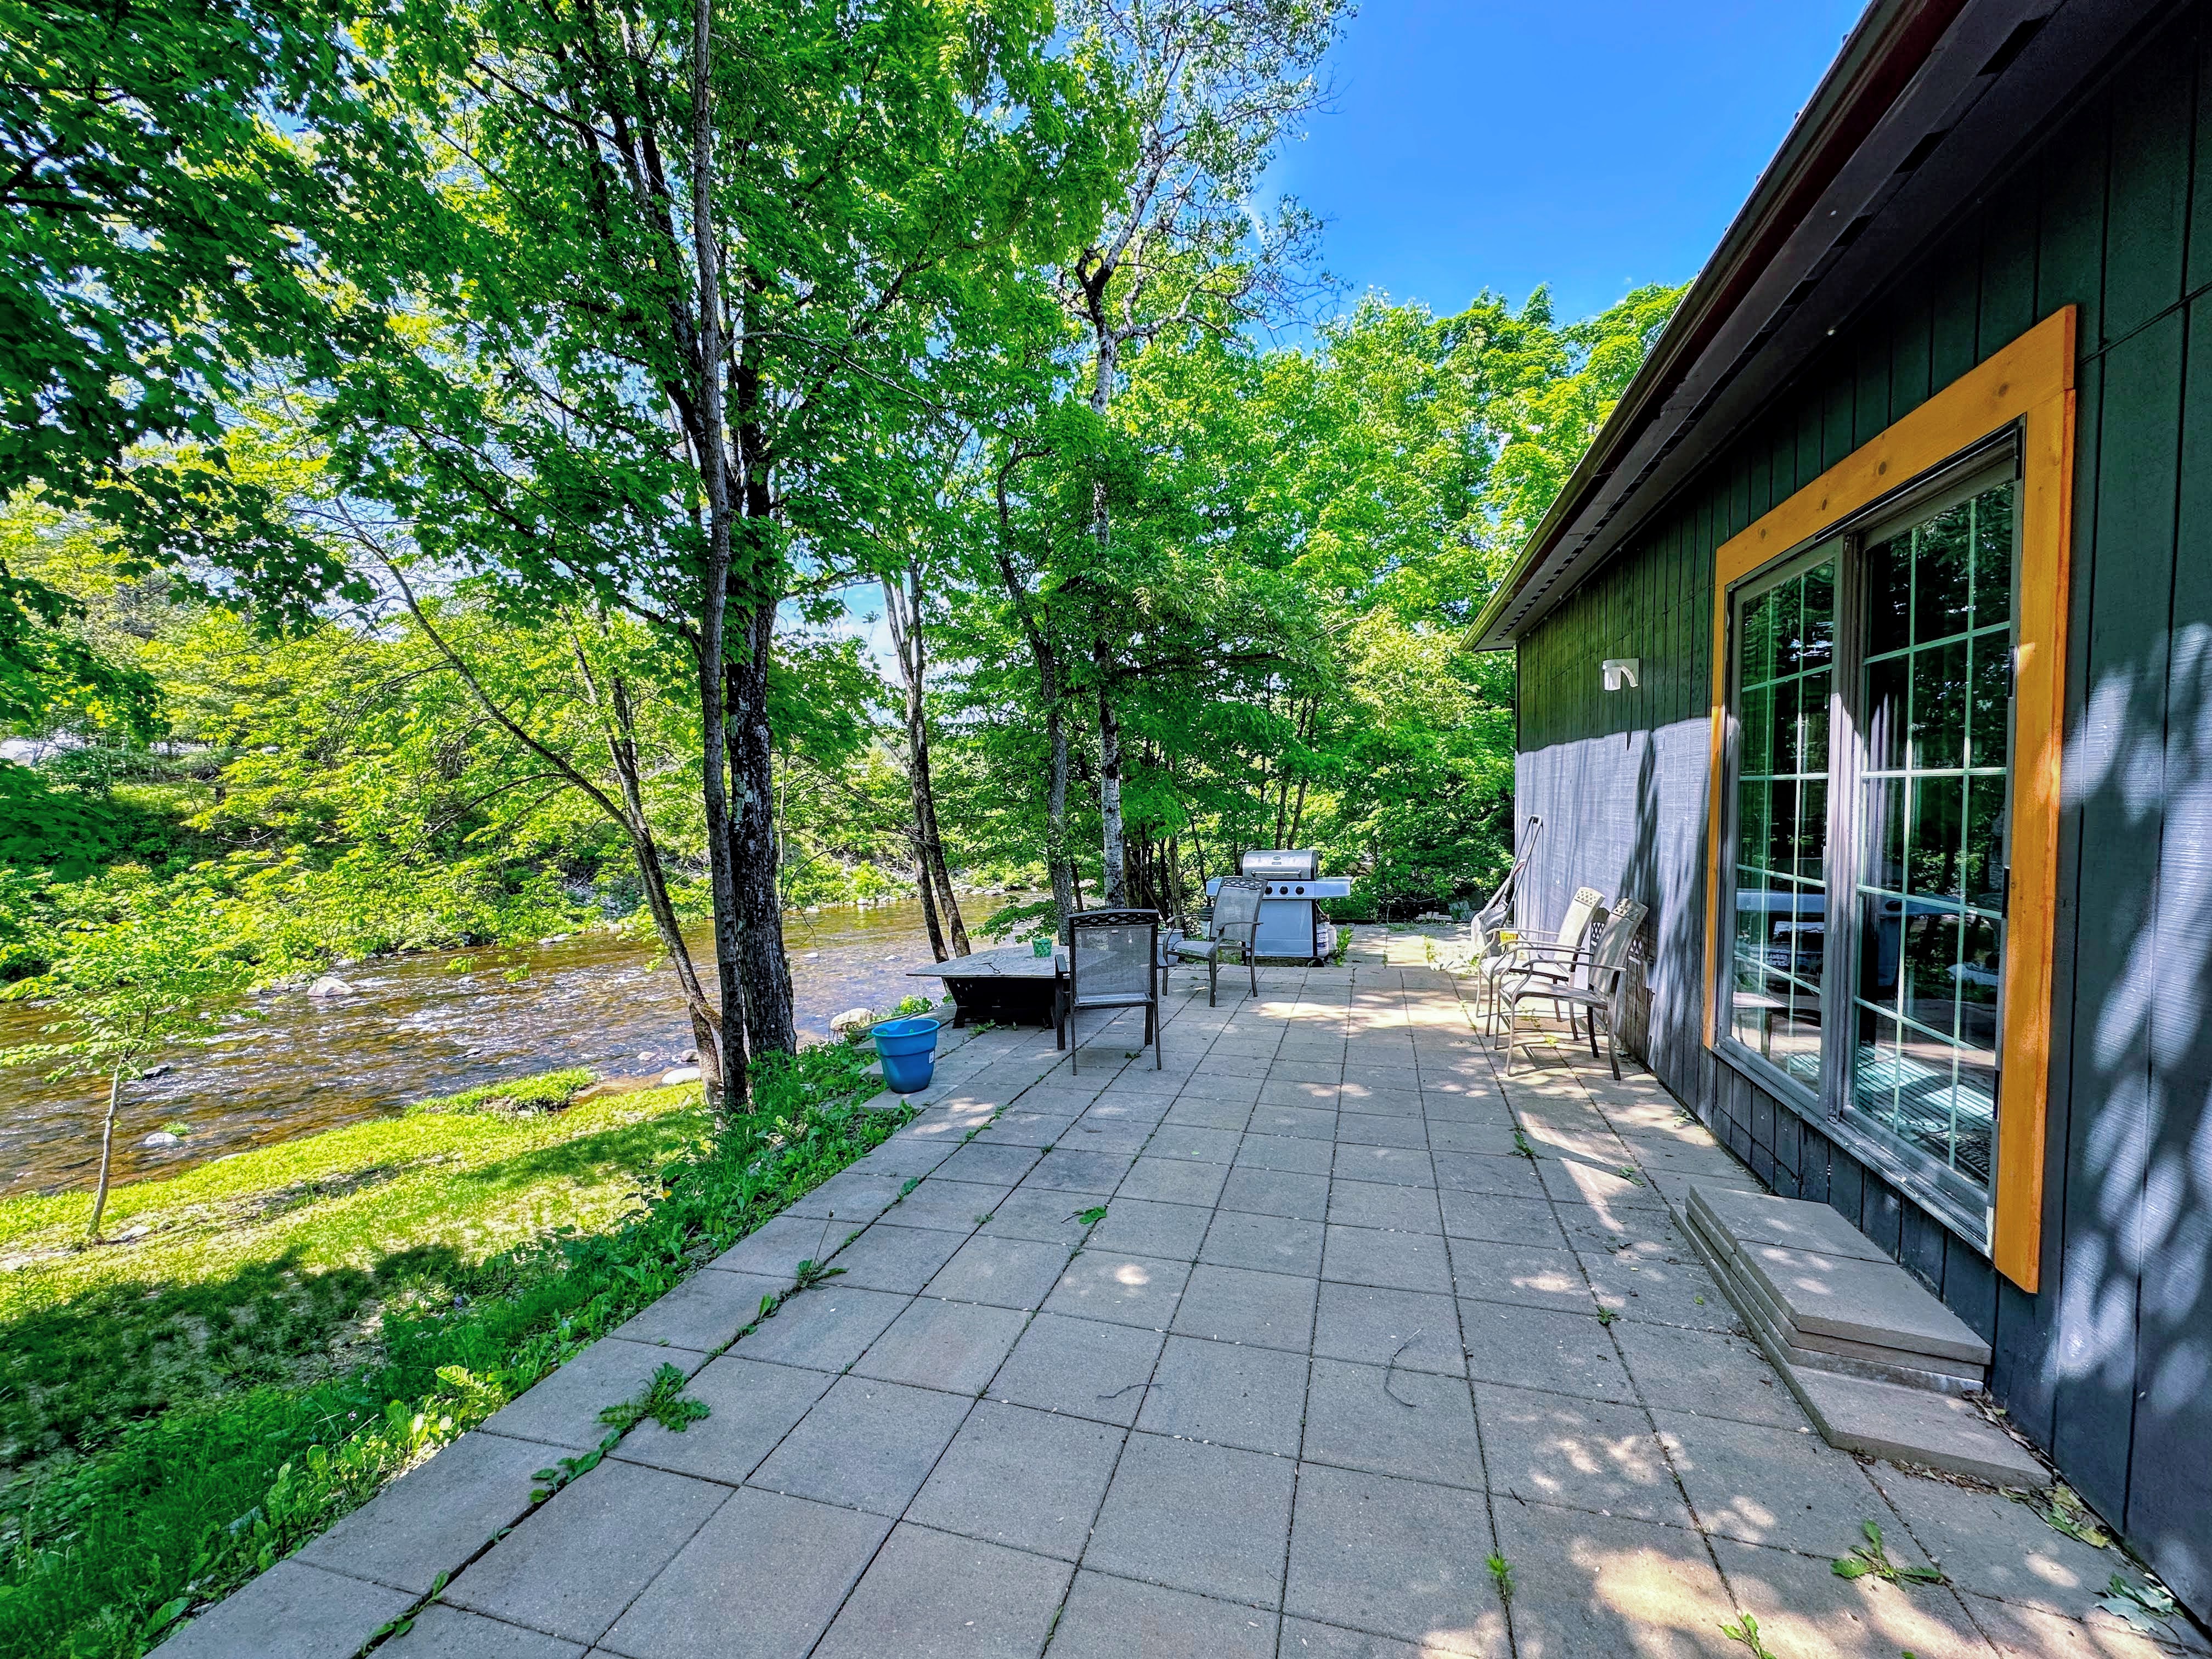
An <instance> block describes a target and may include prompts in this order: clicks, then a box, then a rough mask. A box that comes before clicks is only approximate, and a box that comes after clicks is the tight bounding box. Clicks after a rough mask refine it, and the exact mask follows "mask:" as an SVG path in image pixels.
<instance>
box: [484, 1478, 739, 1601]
mask: <svg viewBox="0 0 2212 1659" xmlns="http://www.w3.org/2000/svg"><path fill="white" fill-rule="evenodd" d="M729 1496H730V1489H729V1488H728V1487H727V1486H717V1485H715V1484H714V1483H713V1482H711V1481H707V1480H691V1479H689V1478H687V1477H686V1476H684V1475H680V1474H667V1473H665V1471H663V1470H660V1469H648V1468H643V1467H642V1466H641V1465H639V1464H635V1463H623V1462H605V1463H601V1464H600V1465H599V1467H598V1468H594V1469H592V1470H590V1471H589V1472H587V1473H586V1474H581V1475H579V1476H578V1477H577V1478H576V1479H575V1480H573V1481H571V1482H570V1483H569V1484H568V1486H564V1487H563V1488H562V1490H561V1491H559V1492H556V1493H554V1495H553V1496H552V1497H551V1498H548V1499H546V1501H545V1502H544V1503H543V1504H540V1505H538V1509H537V1510H535V1511H534V1512H533V1513H532V1514H531V1515H530V1516H527V1517H526V1518H525V1520H524V1521H523V1522H522V1524H521V1525H520V1526H519V1527H517V1528H515V1529H514V1530H513V1532H512V1533H509V1534H507V1537H506V1538H505V1539H504V1540H502V1541H501V1542H500V1543H499V1544H497V1545H495V1546H494V1547H492V1549H490V1550H489V1552H487V1553H485V1554H484V1555H483V1556H482V1557H481V1558H480V1559H477V1561H476V1562H474V1563H473V1564H471V1565H470V1566H469V1567H468V1568H467V1569H466V1570H465V1571H463V1572H462V1573H461V1575H460V1577H458V1578H456V1579H454V1580H453V1583H450V1584H448V1585H447V1587H446V1594H445V1599H446V1600H447V1601H448V1602H449V1603H451V1604H452V1605H453V1606H454V1607H464V1608H466V1609H467V1610H469V1611H470V1612H472V1613H483V1614H486V1615H488V1616H489V1617H490V1618H493V1619H497V1620H503V1621H504V1622H506V1623H507V1624H510V1625H521V1626H526V1628H528V1629H531V1630H538V1631H544V1632H546V1633H547V1634H548V1635H551V1636H559V1637H565V1638H568V1640H569V1641H572V1642H584V1643H591V1642H595V1641H597V1640H598V1639H599V1637H601V1636H602V1635H604V1634H605V1632H606V1630H607V1627H608V1626H611V1625H612V1624H613V1623H614V1622H615V1620H617V1619H618V1618H619V1617H621V1615H622V1613H623V1608H625V1607H628V1606H629V1604H630V1602H631V1601H633V1600H634V1599H635V1597H636V1595H637V1594H638V1592H639V1591H640V1590H642V1589H645V1587H646V1586H647V1585H648V1584H650V1583H652V1582H653V1579H654V1578H655V1577H658V1576H659V1572H660V1570H661V1569H662V1568H663V1567H665V1566H666V1565H668V1563H669V1561H670V1560H671V1559H673V1558H674V1556H675V1554H676V1553H677V1552H678V1550H680V1549H682V1548H683V1547H684V1544H685V1543H686V1542H687V1541H690V1537H691V1534H693V1533H695V1532H696V1531H698V1529H699V1528H700V1527H701V1526H702V1524H704V1522H706V1519H707V1517H708V1516H710V1515H712V1514H713V1513H714V1511H715V1510H718V1509H720V1507H721V1506H722V1504H723V1502H724V1500H725V1499H726V1498H728V1497H729ZM617 1541H619V1542H618V1543H617Z"/></svg>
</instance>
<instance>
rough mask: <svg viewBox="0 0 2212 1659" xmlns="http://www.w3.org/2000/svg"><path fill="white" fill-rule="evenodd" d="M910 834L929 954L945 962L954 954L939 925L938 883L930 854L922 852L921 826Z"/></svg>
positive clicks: (916, 883)
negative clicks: (927, 933)
mask: <svg viewBox="0 0 2212 1659" xmlns="http://www.w3.org/2000/svg"><path fill="white" fill-rule="evenodd" d="M910 833H911V836H912V839H913V842H914V868H915V884H914V885H915V891H916V892H918V893H920V894H921V920H922V925H923V926H924V927H927V929H928V930H929V954H930V955H931V956H932V957H935V958H936V959H937V960H938V961H939V962H943V961H944V960H945V958H946V957H949V956H951V954H952V953H951V951H948V950H946V949H945V929H944V928H943V927H940V926H939V924H938V920H937V883H936V881H935V879H934V878H933V876H932V874H931V872H930V868H929V854H927V853H926V852H924V851H923V850H922V842H921V826H919V825H916V826H915V829H913V830H912V831H911V832H910Z"/></svg>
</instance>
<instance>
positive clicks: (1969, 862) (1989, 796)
mask: <svg viewBox="0 0 2212 1659" xmlns="http://www.w3.org/2000/svg"><path fill="white" fill-rule="evenodd" d="M2004 834H2005V780H2004V779H2003V778H2002V777H1999V776H1996V775H1986V776H1976V777H1972V778H1968V779H1967V780H1966V872H1965V886H1966V902H1967V903H1969V904H1971V905H1972V906H1973V907H1974V908H1976V909H1978V910H1987V911H1990V912H1991V913H1992V914H1994V915H2003V914H2004V908H2005V870H2006V865H2005V845H2004Z"/></svg>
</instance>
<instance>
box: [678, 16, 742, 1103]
mask: <svg viewBox="0 0 2212 1659" xmlns="http://www.w3.org/2000/svg"><path fill="white" fill-rule="evenodd" d="M713 66H714V0H697V9H696V13H695V15H694V17H693V20H692V36H691V236H692V252H693V256H694V258H696V261H697V264H698V276H699V365H698V366H699V422H700V435H699V441H698V449H699V465H700V470H701V472H702V475H703V476H702V480H701V482H702V484H703V486H704V488H705V490H706V495H707V559H706V568H705V569H704V570H703V571H702V572H701V573H700V591H699V721H700V738H701V747H702V751H703V752H702V757H701V759H702V766H701V772H702V780H701V784H700V795H701V805H702V807H703V808H704V810H705V812H706V818H707V867H708V879H709V882H710V884H711V886H712V890H713V893H714V975H715V980H716V984H717V988H718V989H719V990H720V993H721V1019H720V1024H719V1025H718V1027H717V1035H718V1036H720V1040H721V1067H720V1069H721V1076H722V1085H723V1091H724V1099H725V1101H726V1103H737V1102H739V1101H742V1100H744V1098H745V1096H746V1092H747V1076H746V1073H747V1065H746V1059H745V1035H744V1034H745V1031H746V1029H747V1021H746V1020H745V1018H744V1008H745V997H744V982H743V981H742V979H741V978H740V976H739V975H738V932H739V930H738V889H737V880H736V872H734V871H733V870H732V867H731V864H730V848H729V834H728V829H729V823H730V795H729V782H728V778H727V775H726V773H725V770H724V766H725V757H726V754H727V752H728V749H729V743H728V734H727V729H726V722H727V710H726V708H725V706H724V703H723V683H724V673H723V669H724V663H725V659H726V657H727V656H728V654H729V653H728V647H727V641H726V638H725V630H726V624H727V622H728V617H729V586H730V554H731V549H730V472H729V448H728V441H727V438H726V435H725V433H724V430H723V424H722V359H723V355H724V353H723V343H722V276H721V248H720V243H719V241H718V240H717V238H716V234H715V230H714V224H715V220H714V93H713V73H712V71H713ZM703 1052H704V1051H703V1050H702V1053H703ZM704 1069H705V1068H704V1067H703V1066H702V1068H701V1070H702V1072H703V1071H704Z"/></svg>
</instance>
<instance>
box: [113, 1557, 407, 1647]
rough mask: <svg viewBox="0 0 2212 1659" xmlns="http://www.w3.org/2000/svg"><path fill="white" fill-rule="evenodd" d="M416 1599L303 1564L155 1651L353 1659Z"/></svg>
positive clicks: (254, 1587)
mask: <svg viewBox="0 0 2212 1659" xmlns="http://www.w3.org/2000/svg"><path fill="white" fill-rule="evenodd" d="M414 1601H415V1597H413V1596H412V1595H409V1594H408V1593H407V1592H406V1591H404V1590H396V1589H392V1588H391V1587H390V1586H388V1585H385V1584H371V1583H364V1582H362V1580H360V1579H358V1578H347V1577H341V1576H340V1575H339V1574H337V1573H334V1572H330V1571H325V1569H323V1568H321V1567H311V1566H309V1565H307V1563H305V1562H304V1561H279V1562H278V1563H277V1564H276V1565H275V1566H273V1567H271V1568H270V1570H269V1571H266V1572H264V1573H263V1574H262V1575H261V1576H260V1577H258V1578H256V1579H254V1580H253V1581H252V1583H249V1584H247V1585H246V1587H245V1589H241V1590H240V1591H239V1592H238V1593H237V1594H236V1595H233V1596H231V1597H230V1598H229V1599H228V1600H227V1601H219V1602H217V1603H216V1605H215V1606H214V1607H211V1608H210V1609H209V1610H208V1611H207V1612H205V1613H202V1614H201V1615H200V1616H199V1617H198V1618H197V1619H195V1620H192V1621H191V1623H190V1624H189V1625H186V1626H185V1627H184V1629H182V1630H181V1631H179V1632H177V1634H175V1635H174V1636H173V1637H171V1638H169V1639H168V1640H167V1641H166V1642H164V1643H162V1644H161V1646H160V1647H159V1648H157V1649H156V1650H155V1651H156V1652H157V1653H159V1654H160V1655H161V1659H239V1656H240V1655H243V1654H252V1655H256V1656H258V1659H353V1656H354V1654H355V1653H356V1651H357V1650H359V1649H360V1647H361V1644H362V1642H363V1641H364V1640H365V1639H367V1638H368V1633H369V1632H371V1631H373V1630H374V1629H376V1628H377V1627H378V1626H380V1625H382V1624H384V1623H386V1621H388V1620H392V1619H396V1618H398V1616H399V1615H400V1614H401V1613H404V1612H406V1611H407V1609H408V1608H409V1607H410V1606H412V1605H413V1604H414Z"/></svg>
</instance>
